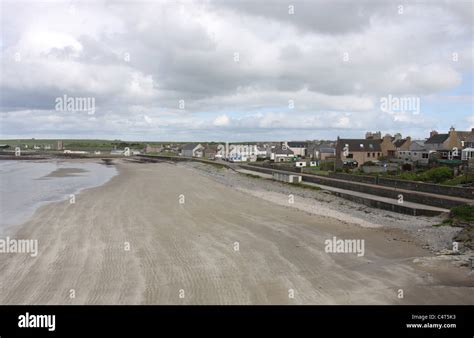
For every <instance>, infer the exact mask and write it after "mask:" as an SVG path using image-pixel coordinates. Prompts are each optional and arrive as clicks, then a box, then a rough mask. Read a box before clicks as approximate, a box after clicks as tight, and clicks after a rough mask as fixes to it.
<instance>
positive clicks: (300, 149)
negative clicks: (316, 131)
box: [282, 141, 308, 157]
mask: <svg viewBox="0 0 474 338" xmlns="http://www.w3.org/2000/svg"><path fill="white" fill-rule="evenodd" d="M282 146H286V147H288V148H289V149H290V150H291V151H292V152H293V154H294V155H296V156H301V157H305V156H306V151H307V149H308V142H299V141H292V142H283V144H282Z"/></svg>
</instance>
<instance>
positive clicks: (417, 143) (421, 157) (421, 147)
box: [398, 140, 429, 165]
mask: <svg viewBox="0 0 474 338" xmlns="http://www.w3.org/2000/svg"><path fill="white" fill-rule="evenodd" d="M398 159H400V160H403V161H404V162H406V163H416V164H419V165H427V164H428V162H429V151H428V150H426V147H425V141H424V140H414V141H411V142H410V146H409V147H408V149H406V150H399V151H398Z"/></svg>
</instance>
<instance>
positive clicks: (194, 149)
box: [181, 141, 336, 162]
mask: <svg viewBox="0 0 474 338" xmlns="http://www.w3.org/2000/svg"><path fill="white" fill-rule="evenodd" d="M226 147H227V148H226ZM335 154H336V149H335V143H334V142H330V141H329V142H325V141H317V142H316V141H289V142H286V141H285V142H264V143H263V142H261V143H255V144H228V145H223V144H221V145H217V144H211V145H202V144H199V143H190V144H186V145H184V146H183V147H182V148H181V156H185V157H202V158H208V159H216V158H224V159H227V160H229V161H232V162H244V161H256V160H258V159H267V160H270V161H273V162H293V161H296V160H298V159H309V160H311V161H314V160H318V161H319V160H325V159H328V158H331V157H332V158H334V157H335Z"/></svg>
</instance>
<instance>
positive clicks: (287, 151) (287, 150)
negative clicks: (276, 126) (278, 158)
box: [274, 146, 294, 155]
mask: <svg viewBox="0 0 474 338" xmlns="http://www.w3.org/2000/svg"><path fill="white" fill-rule="evenodd" d="M274 151H275V154H278V155H293V154H294V152H293V150H291V149H290V148H286V147H282V146H278V147H275V149H274Z"/></svg>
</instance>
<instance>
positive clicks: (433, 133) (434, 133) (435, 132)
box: [430, 130, 438, 137]
mask: <svg viewBox="0 0 474 338" xmlns="http://www.w3.org/2000/svg"><path fill="white" fill-rule="evenodd" d="M435 135H438V132H437V131H436V130H433V131H431V133H430V137H433V136H435Z"/></svg>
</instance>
